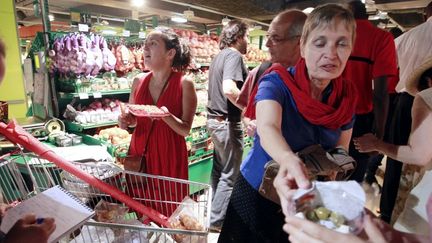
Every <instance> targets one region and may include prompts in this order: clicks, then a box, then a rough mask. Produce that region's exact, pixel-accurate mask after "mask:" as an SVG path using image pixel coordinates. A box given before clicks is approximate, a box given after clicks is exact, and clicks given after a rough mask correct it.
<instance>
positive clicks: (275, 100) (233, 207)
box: [219, 4, 356, 242]
mask: <svg viewBox="0 0 432 243" xmlns="http://www.w3.org/2000/svg"><path fill="white" fill-rule="evenodd" d="M354 36H355V20H354V17H353V16H352V14H351V12H350V11H349V10H347V9H345V8H344V7H342V6H340V5H337V4H328V5H322V6H320V7H317V8H316V9H315V10H314V11H313V12H312V13H311V14H310V15H309V16H308V18H307V20H306V23H305V26H304V28H303V34H302V37H301V40H300V50H301V56H302V58H301V60H300V61H299V62H298V63H297V64H296V66H294V67H292V68H289V69H288V70H286V69H285V68H284V67H282V66H281V65H278V64H274V65H273V66H272V67H271V68H270V70H269V71H268V74H267V75H265V76H264V77H263V78H262V80H261V82H260V85H259V88H258V92H257V95H256V97H255V102H256V103H257V106H256V116H257V135H255V138H254V140H255V141H254V147H253V148H252V150H251V152H250V153H249V154H248V156H247V157H246V159H245V160H244V161H243V163H242V165H241V169H240V170H241V175H240V176H239V178H238V180H237V182H236V185H235V186H234V189H233V192H232V195H231V199H230V203H229V206H228V210H227V215H226V218H225V222H224V224H223V227H222V232H221V234H220V237H219V242H288V236H287V234H285V233H284V232H283V230H282V226H283V224H284V215H283V213H282V211H284V212H285V211H287V210H288V199H289V195H286V193H287V192H288V191H289V190H287V189H289V187H288V185H290V186H292V185H296V186H297V187H300V188H308V187H310V185H311V183H310V181H309V180H308V178H307V176H306V174H307V173H306V168H305V166H304V164H303V162H302V161H301V160H300V159H299V158H298V157H297V155H296V154H295V153H296V152H298V151H300V150H302V149H304V148H306V147H308V146H310V145H314V144H320V145H321V146H322V147H323V148H324V149H326V150H328V149H331V148H335V147H337V146H343V147H344V148H345V149H348V145H349V141H350V138H351V130H352V125H353V117H354V107H355V100H356V98H355V90H354V86H353V84H352V83H350V82H349V81H347V80H343V79H342V78H341V74H342V72H343V70H344V68H345V64H346V62H347V60H348V58H349V56H350V53H351V50H352V46H353V40H354V39H355V38H354ZM270 160H275V161H276V162H278V163H279V165H280V170H279V175H278V176H279V177H280V178H279V179H282V181H283V183H282V184H284V185H285V187H284V186H281V187H277V189H282V190H284V191H283V192H281V191H280V190H278V192H279V196H280V198H281V205H282V208H281V206H280V205H278V204H275V203H273V202H272V201H270V200H267V199H265V198H264V197H262V196H261V195H260V194H259V193H258V188H259V186H260V184H261V181H262V177H263V174H264V165H265V164H266V163H267V162H268V161H270ZM281 209H282V210H281Z"/></svg>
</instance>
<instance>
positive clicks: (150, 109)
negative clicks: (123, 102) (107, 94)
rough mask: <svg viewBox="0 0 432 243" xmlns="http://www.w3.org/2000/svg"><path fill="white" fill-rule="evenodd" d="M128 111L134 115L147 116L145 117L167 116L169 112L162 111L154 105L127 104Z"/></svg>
mask: <svg viewBox="0 0 432 243" xmlns="http://www.w3.org/2000/svg"><path fill="white" fill-rule="evenodd" d="M127 107H128V109H129V112H131V113H132V114H133V115H135V116H147V117H163V116H168V115H169V113H167V112H165V111H163V110H162V109H161V108H159V107H157V106H155V105H131V104H129V105H128V106H127Z"/></svg>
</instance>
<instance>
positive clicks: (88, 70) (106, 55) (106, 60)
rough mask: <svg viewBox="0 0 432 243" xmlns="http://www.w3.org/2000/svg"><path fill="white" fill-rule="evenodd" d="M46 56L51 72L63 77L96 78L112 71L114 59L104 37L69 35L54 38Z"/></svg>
mask: <svg viewBox="0 0 432 243" xmlns="http://www.w3.org/2000/svg"><path fill="white" fill-rule="evenodd" d="M52 46H53V48H52V49H51V50H49V52H48V54H49V56H50V58H51V60H52V61H51V66H50V70H51V72H58V73H59V74H61V75H65V76H71V75H72V76H80V75H83V76H93V77H94V76H96V75H97V74H99V72H100V71H102V70H103V71H111V70H113V69H114V66H115V64H116V59H115V56H114V54H113V53H112V52H111V50H110V49H109V48H108V45H107V42H106V40H105V39H104V37H102V36H99V35H95V34H91V35H90V36H87V35H85V34H82V33H71V34H68V35H64V36H63V37H59V38H56V39H55V40H54V42H53V45H52Z"/></svg>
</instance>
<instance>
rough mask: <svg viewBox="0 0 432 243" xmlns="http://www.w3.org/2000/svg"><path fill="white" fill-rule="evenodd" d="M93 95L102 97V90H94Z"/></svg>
mask: <svg viewBox="0 0 432 243" xmlns="http://www.w3.org/2000/svg"><path fill="white" fill-rule="evenodd" d="M93 97H95V98H102V93H101V92H94V93H93Z"/></svg>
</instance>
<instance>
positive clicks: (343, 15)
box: [301, 3, 356, 43]
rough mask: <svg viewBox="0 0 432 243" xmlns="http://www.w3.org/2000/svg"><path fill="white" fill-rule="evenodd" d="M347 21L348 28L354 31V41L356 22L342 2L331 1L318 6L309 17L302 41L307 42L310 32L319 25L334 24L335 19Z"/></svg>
mask: <svg viewBox="0 0 432 243" xmlns="http://www.w3.org/2000/svg"><path fill="white" fill-rule="evenodd" d="M335 20H341V21H343V22H345V26H346V27H347V29H348V30H351V31H352V42H353V43H354V41H355V35H356V22H355V19H354V16H353V15H352V13H351V11H350V10H349V9H347V8H345V7H343V6H342V5H340V4H335V3H329V4H324V5H320V6H318V7H316V8H315V9H314V10H313V11H312V12H311V13H310V14H309V16H308V17H307V19H306V22H305V25H304V27H303V33H302V37H301V41H302V43H306V41H307V40H308V37H309V34H310V33H311V32H312V31H313V30H314V29H316V28H318V27H326V26H329V25H331V24H333V21H335Z"/></svg>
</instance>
